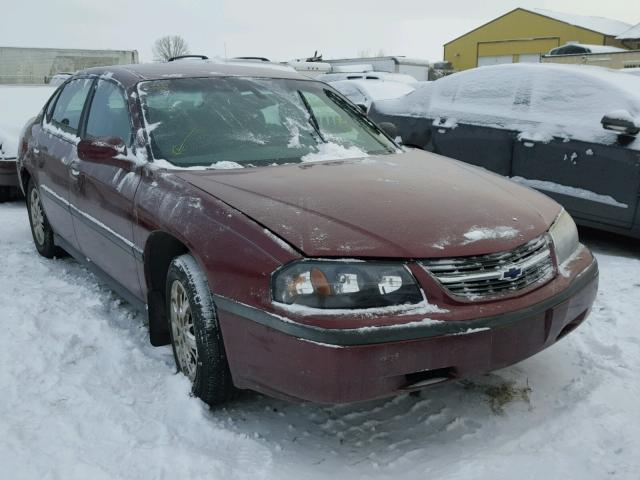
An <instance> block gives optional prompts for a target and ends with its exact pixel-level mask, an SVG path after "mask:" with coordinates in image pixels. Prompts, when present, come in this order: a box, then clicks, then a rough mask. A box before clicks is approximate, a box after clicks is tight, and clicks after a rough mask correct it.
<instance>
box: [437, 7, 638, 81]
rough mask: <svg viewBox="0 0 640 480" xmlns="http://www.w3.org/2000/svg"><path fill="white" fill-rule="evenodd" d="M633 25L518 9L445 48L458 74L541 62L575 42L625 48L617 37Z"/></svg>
mask: <svg viewBox="0 0 640 480" xmlns="http://www.w3.org/2000/svg"><path fill="white" fill-rule="evenodd" d="M630 28H632V25H631V24H628V23H625V22H621V21H618V20H611V19H608V18H602V17H587V16H583V15H572V14H566V13H558V12H553V11H550V10H542V9H532V10H527V9H524V8H516V9H515V10H512V11H511V12H509V13H506V14H504V15H502V16H501V17H498V18H496V19H495V20H492V21H490V22H489V23H486V24H484V25H482V26H480V27H478V28H476V29H475V30H472V31H470V32H469V33H466V34H464V35H462V36H460V37H458V38H456V39H455V40H452V41H450V42H449V43H447V44H445V46H444V59H445V61H448V62H451V64H452V65H453V68H454V70H455V71H460V70H466V69H469V68H475V67H478V66H484V65H497V64H501V63H516V62H539V61H540V56H541V55H543V54H546V53H547V52H549V50H551V49H553V48H556V47H559V46H561V45H565V44H566V43H570V42H575V43H581V44H587V45H608V46H615V47H621V48H625V45H624V44H623V43H622V41H621V40H619V39H616V37H617V36H618V35H620V34H622V33H623V32H625V31H628V30H629V29H630Z"/></svg>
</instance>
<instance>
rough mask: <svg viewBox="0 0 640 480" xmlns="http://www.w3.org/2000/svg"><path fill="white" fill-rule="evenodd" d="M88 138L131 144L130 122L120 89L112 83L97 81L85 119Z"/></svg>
mask: <svg viewBox="0 0 640 480" xmlns="http://www.w3.org/2000/svg"><path fill="white" fill-rule="evenodd" d="M86 134H87V135H88V136H90V137H94V138H99V137H116V138H120V139H122V140H123V141H124V142H125V144H127V145H129V144H130V143H131V122H130V120H129V112H128V110H127V103H126V100H125V96H124V93H123V91H122V89H121V88H120V87H119V86H118V85H116V84H115V83H113V82H109V81H106V80H99V81H98V86H97V88H96V92H95V94H94V96H93V100H92V101H91V108H90V109H89V116H88V117H87V128H86Z"/></svg>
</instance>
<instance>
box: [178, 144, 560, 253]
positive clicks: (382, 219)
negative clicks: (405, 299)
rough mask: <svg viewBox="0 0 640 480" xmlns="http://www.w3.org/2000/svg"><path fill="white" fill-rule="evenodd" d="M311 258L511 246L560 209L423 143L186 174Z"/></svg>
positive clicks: (536, 230) (537, 232) (544, 226)
mask: <svg viewBox="0 0 640 480" xmlns="http://www.w3.org/2000/svg"><path fill="white" fill-rule="evenodd" d="M178 175H179V176H180V177H181V178H183V179H184V180H186V181H188V182H190V183H191V184H192V185H194V186H196V187H198V188H199V189H201V190H203V191H205V192H207V193H209V194H210V195H213V196H215V197H217V198H219V199H220V200H222V201H223V202H225V203H228V204H229V205H231V206H233V207H234V208H236V209H238V210H240V211H241V212H243V213H244V214H245V215H247V216H249V217H250V218H252V219H253V220H255V221H256V222H258V223H260V224H261V225H263V226H264V227H266V228H268V229H269V230H271V231H272V232H273V233H275V234H277V235H278V236H280V237H281V238H283V239H284V240H286V241H287V242H288V243H290V244H291V245H292V246H294V247H295V248H297V249H298V250H300V251H301V252H303V253H304V254H305V255H307V256H311V257H370V258H398V257H401V258H433V257H448V256H462V255H477V254H484V253H491V252H498V251H504V250H510V249H512V248H515V247H516V246H518V245H521V244H523V243H525V242H527V241H529V240H531V239H533V238H535V237H537V236H540V235H542V234H543V233H544V232H545V231H547V229H548V228H549V227H550V225H551V223H552V222H553V221H554V219H555V218H556V217H557V215H558V214H559V213H560V210H561V207H560V206H559V205H558V204H557V203H555V202H554V201H552V200H551V199H549V198H547V197H545V196H544V195H542V194H539V193H537V192H535V191H533V190H530V189H528V188H525V187H521V186H519V185H517V184H515V183H513V182H510V181H508V180H506V179H504V178H502V177H500V176H498V175H495V174H493V173H490V172H487V171H485V170H482V169H479V168H476V167H472V166H470V165H467V164H464V163H461V162H458V161H455V160H451V159H448V158H445V157H441V156H439V155H435V154H431V153H427V152H424V151H421V150H413V149H411V150H408V151H406V152H403V153H398V154H395V155H383V156H377V157H366V158H362V159H353V160H344V161H332V162H315V163H301V164H291V165H282V166H274V167H265V168H246V169H243V170H239V169H237V170H226V171H225V170H205V171H181V172H179V173H178Z"/></svg>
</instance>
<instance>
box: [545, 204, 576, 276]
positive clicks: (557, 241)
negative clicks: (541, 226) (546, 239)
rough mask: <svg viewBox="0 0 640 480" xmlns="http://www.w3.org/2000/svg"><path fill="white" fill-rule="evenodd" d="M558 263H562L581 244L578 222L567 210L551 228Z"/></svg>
mask: <svg viewBox="0 0 640 480" xmlns="http://www.w3.org/2000/svg"><path fill="white" fill-rule="evenodd" d="M549 234H550V235H551V239H552V240H553V247H554V249H555V251H556V260H557V262H558V265H562V264H563V263H564V262H566V261H567V260H568V259H569V257H571V255H572V254H573V252H575V251H576V249H577V248H578V245H579V240H578V228H577V227H576V223H575V222H574V221H573V218H571V215H569V214H568V213H567V212H566V211H565V210H562V213H560V215H559V216H558V218H557V219H556V221H555V223H554V224H553V225H552V226H551V229H550V230H549Z"/></svg>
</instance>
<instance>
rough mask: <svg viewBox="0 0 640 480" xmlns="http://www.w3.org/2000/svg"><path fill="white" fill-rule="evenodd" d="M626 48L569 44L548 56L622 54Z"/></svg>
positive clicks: (552, 51)
mask: <svg viewBox="0 0 640 480" xmlns="http://www.w3.org/2000/svg"><path fill="white" fill-rule="evenodd" d="M626 51H628V50H625V49H624V48H618V47H612V46H609V45H586V44H582V43H567V44H566V45H562V46H561V47H556V48H554V49H552V50H550V51H549V53H548V54H547V55H550V56H553V55H584V54H589V53H620V52H626Z"/></svg>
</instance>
